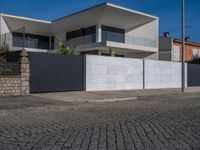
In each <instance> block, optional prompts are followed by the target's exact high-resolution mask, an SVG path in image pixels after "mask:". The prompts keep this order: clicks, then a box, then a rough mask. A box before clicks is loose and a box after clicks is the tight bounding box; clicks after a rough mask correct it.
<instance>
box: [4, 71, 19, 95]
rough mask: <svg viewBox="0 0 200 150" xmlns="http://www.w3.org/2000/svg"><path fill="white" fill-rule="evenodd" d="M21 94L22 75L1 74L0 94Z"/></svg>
mask: <svg viewBox="0 0 200 150" xmlns="http://www.w3.org/2000/svg"><path fill="white" fill-rule="evenodd" d="M18 95H21V76H20V75H19V76H0V96H18Z"/></svg>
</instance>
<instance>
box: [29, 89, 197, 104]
mask: <svg viewBox="0 0 200 150" xmlns="http://www.w3.org/2000/svg"><path fill="white" fill-rule="evenodd" d="M186 92H200V87H190V88H187V89H186ZM175 93H180V89H154V90H124V91H100V92H99V91H98V92H84V91H77V92H50V93H37V94H32V96H35V97H42V98H47V99H51V100H59V101H67V102H106V101H107V102H109V101H122V100H131V99H137V98H138V97H143V96H153V95H169V94H175Z"/></svg>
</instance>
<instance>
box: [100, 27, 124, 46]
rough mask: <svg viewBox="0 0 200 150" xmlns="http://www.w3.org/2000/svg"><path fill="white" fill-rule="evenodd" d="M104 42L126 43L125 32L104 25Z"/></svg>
mask: <svg viewBox="0 0 200 150" xmlns="http://www.w3.org/2000/svg"><path fill="white" fill-rule="evenodd" d="M102 41H112V42H120V43H125V30H124V29H119V28H114V27H109V26H104V25H103V26H102Z"/></svg>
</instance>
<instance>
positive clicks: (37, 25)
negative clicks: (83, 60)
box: [0, 3, 159, 59]
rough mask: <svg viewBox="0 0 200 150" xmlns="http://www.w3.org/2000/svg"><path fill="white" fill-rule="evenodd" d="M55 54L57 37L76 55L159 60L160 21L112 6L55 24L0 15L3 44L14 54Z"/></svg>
mask: <svg viewBox="0 0 200 150" xmlns="http://www.w3.org/2000/svg"><path fill="white" fill-rule="evenodd" d="M23 28H24V30H25V47H26V49H27V51H34V52H56V51H57V50H56V49H57V45H56V41H55V40H54V38H55V37H58V38H59V39H61V40H62V41H63V42H65V43H66V44H67V45H69V46H71V47H73V48H74V51H75V53H77V54H95V55H108V53H109V49H110V48H113V49H115V50H116V54H117V56H120V57H133V58H149V59H158V45H159V43H158V42H159V32H158V30H159V19H158V17H156V16H152V15H149V14H145V13H141V12H138V11H134V10H131V9H128V8H124V7H121V6H117V5H114V4H110V3H103V4H100V5H97V6H94V7H92V8H88V9H86V10H83V11H80V12H77V13H75V14H72V15H69V16H65V17H63V18H60V19H57V20H54V21H43V20H37V19H31V18H26V17H19V16H13V15H7V14H0V34H1V41H0V42H1V44H3V43H6V44H8V45H9V47H10V49H11V50H12V51H16V50H21V47H22V46H23V42H24V40H23V39H24V38H23V34H22V33H23V30H22V29H23Z"/></svg>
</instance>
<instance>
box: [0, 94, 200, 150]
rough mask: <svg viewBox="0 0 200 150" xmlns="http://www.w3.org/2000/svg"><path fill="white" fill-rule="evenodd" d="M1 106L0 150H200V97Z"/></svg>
mask: <svg viewBox="0 0 200 150" xmlns="http://www.w3.org/2000/svg"><path fill="white" fill-rule="evenodd" d="M13 103H14V104H16V107H15V106H14V105H13ZM11 104H12V107H9V106H10V105H11ZM0 106H1V107H0V149H11V150H18V149H44V150H46V149H47V150H48V149H53V150H59V149H66V150H79V149H81V150H97V149H98V150H106V149H109V150H126V149H127V150H192V149H193V150H199V149H200V93H187V94H175V93H174V94H167V95H165V96H164V95H154V96H143V97H139V98H138V99H137V100H130V101H123V102H108V103H74V104H73V103H66V102H61V101H59V102H55V101H52V100H46V99H42V98H40V99H38V98H36V97H22V98H19V97H18V98H9V99H5V98H0Z"/></svg>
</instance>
